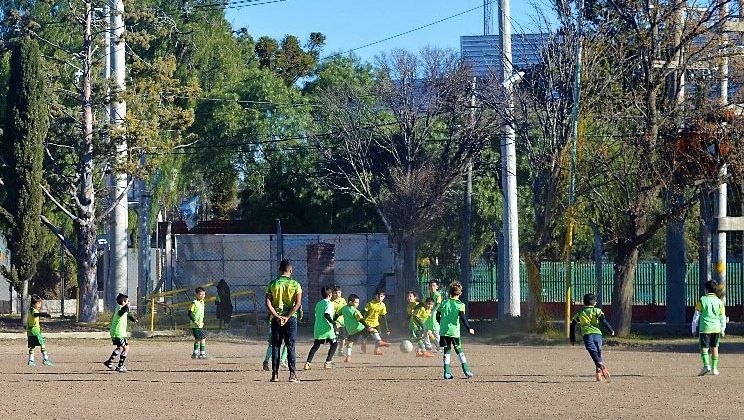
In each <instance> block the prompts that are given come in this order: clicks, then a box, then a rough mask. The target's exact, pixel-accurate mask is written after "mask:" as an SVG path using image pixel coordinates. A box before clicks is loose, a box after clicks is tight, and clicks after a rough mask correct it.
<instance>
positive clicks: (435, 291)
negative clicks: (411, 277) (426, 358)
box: [424, 280, 444, 351]
mask: <svg viewBox="0 0 744 420" xmlns="http://www.w3.org/2000/svg"><path fill="white" fill-rule="evenodd" d="M429 297H430V298H431V300H432V301H434V308H433V309H432V310H431V313H432V314H436V313H437V311H438V310H439V305H441V304H442V301H443V299H444V298H443V297H442V292H440V291H439V280H432V281H430V282H429ZM424 325H425V326H426V334H425V335H424V346H425V347H426V350H427V351H431V350H432V349H433V347H434V346H433V345H432V343H431V339H430V338H429V337H430V336H433V337H434V340H435V343H436V342H437V341H439V322H438V321H437V317H436V315H434V316H431V317H429V319H427V320H426V322H425V323H424Z"/></svg>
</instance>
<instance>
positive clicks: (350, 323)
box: [341, 293, 375, 363]
mask: <svg viewBox="0 0 744 420" xmlns="http://www.w3.org/2000/svg"><path fill="white" fill-rule="evenodd" d="M358 308H359V296H357V295H355V294H354V293H352V294H350V295H349V300H348V303H347V305H346V306H344V307H343V308H341V315H342V316H343V317H344V329H345V330H346V333H347V334H348V337H347V339H346V357H345V358H344V362H345V363H349V362H351V348H352V346H354V341H356V339H357V337H360V338H366V337H369V335H370V333H371V332H373V331H375V329H374V328H370V326H369V325H367V323H366V322H364V316H363V315H362V313H361V312H359V309H358Z"/></svg>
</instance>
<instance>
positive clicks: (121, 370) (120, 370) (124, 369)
mask: <svg viewBox="0 0 744 420" xmlns="http://www.w3.org/2000/svg"><path fill="white" fill-rule="evenodd" d="M114 370H115V371H117V372H119V373H127V367H126V366H117V367H116V369H114Z"/></svg>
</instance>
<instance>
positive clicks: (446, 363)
mask: <svg viewBox="0 0 744 420" xmlns="http://www.w3.org/2000/svg"><path fill="white" fill-rule="evenodd" d="M444 364H445V365H448V364H450V354H449V353H445V354H444Z"/></svg>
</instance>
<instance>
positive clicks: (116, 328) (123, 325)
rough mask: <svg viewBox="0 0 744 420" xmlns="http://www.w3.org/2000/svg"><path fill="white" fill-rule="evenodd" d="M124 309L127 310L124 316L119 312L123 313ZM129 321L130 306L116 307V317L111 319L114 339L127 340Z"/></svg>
mask: <svg viewBox="0 0 744 420" xmlns="http://www.w3.org/2000/svg"><path fill="white" fill-rule="evenodd" d="M122 309H125V310H124V311H123V312H124V313H123V314H122V315H119V312H122ZM128 321H129V305H127V306H122V305H116V311H114V315H113V316H112V317H111V337H112V338H127V322H128Z"/></svg>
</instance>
